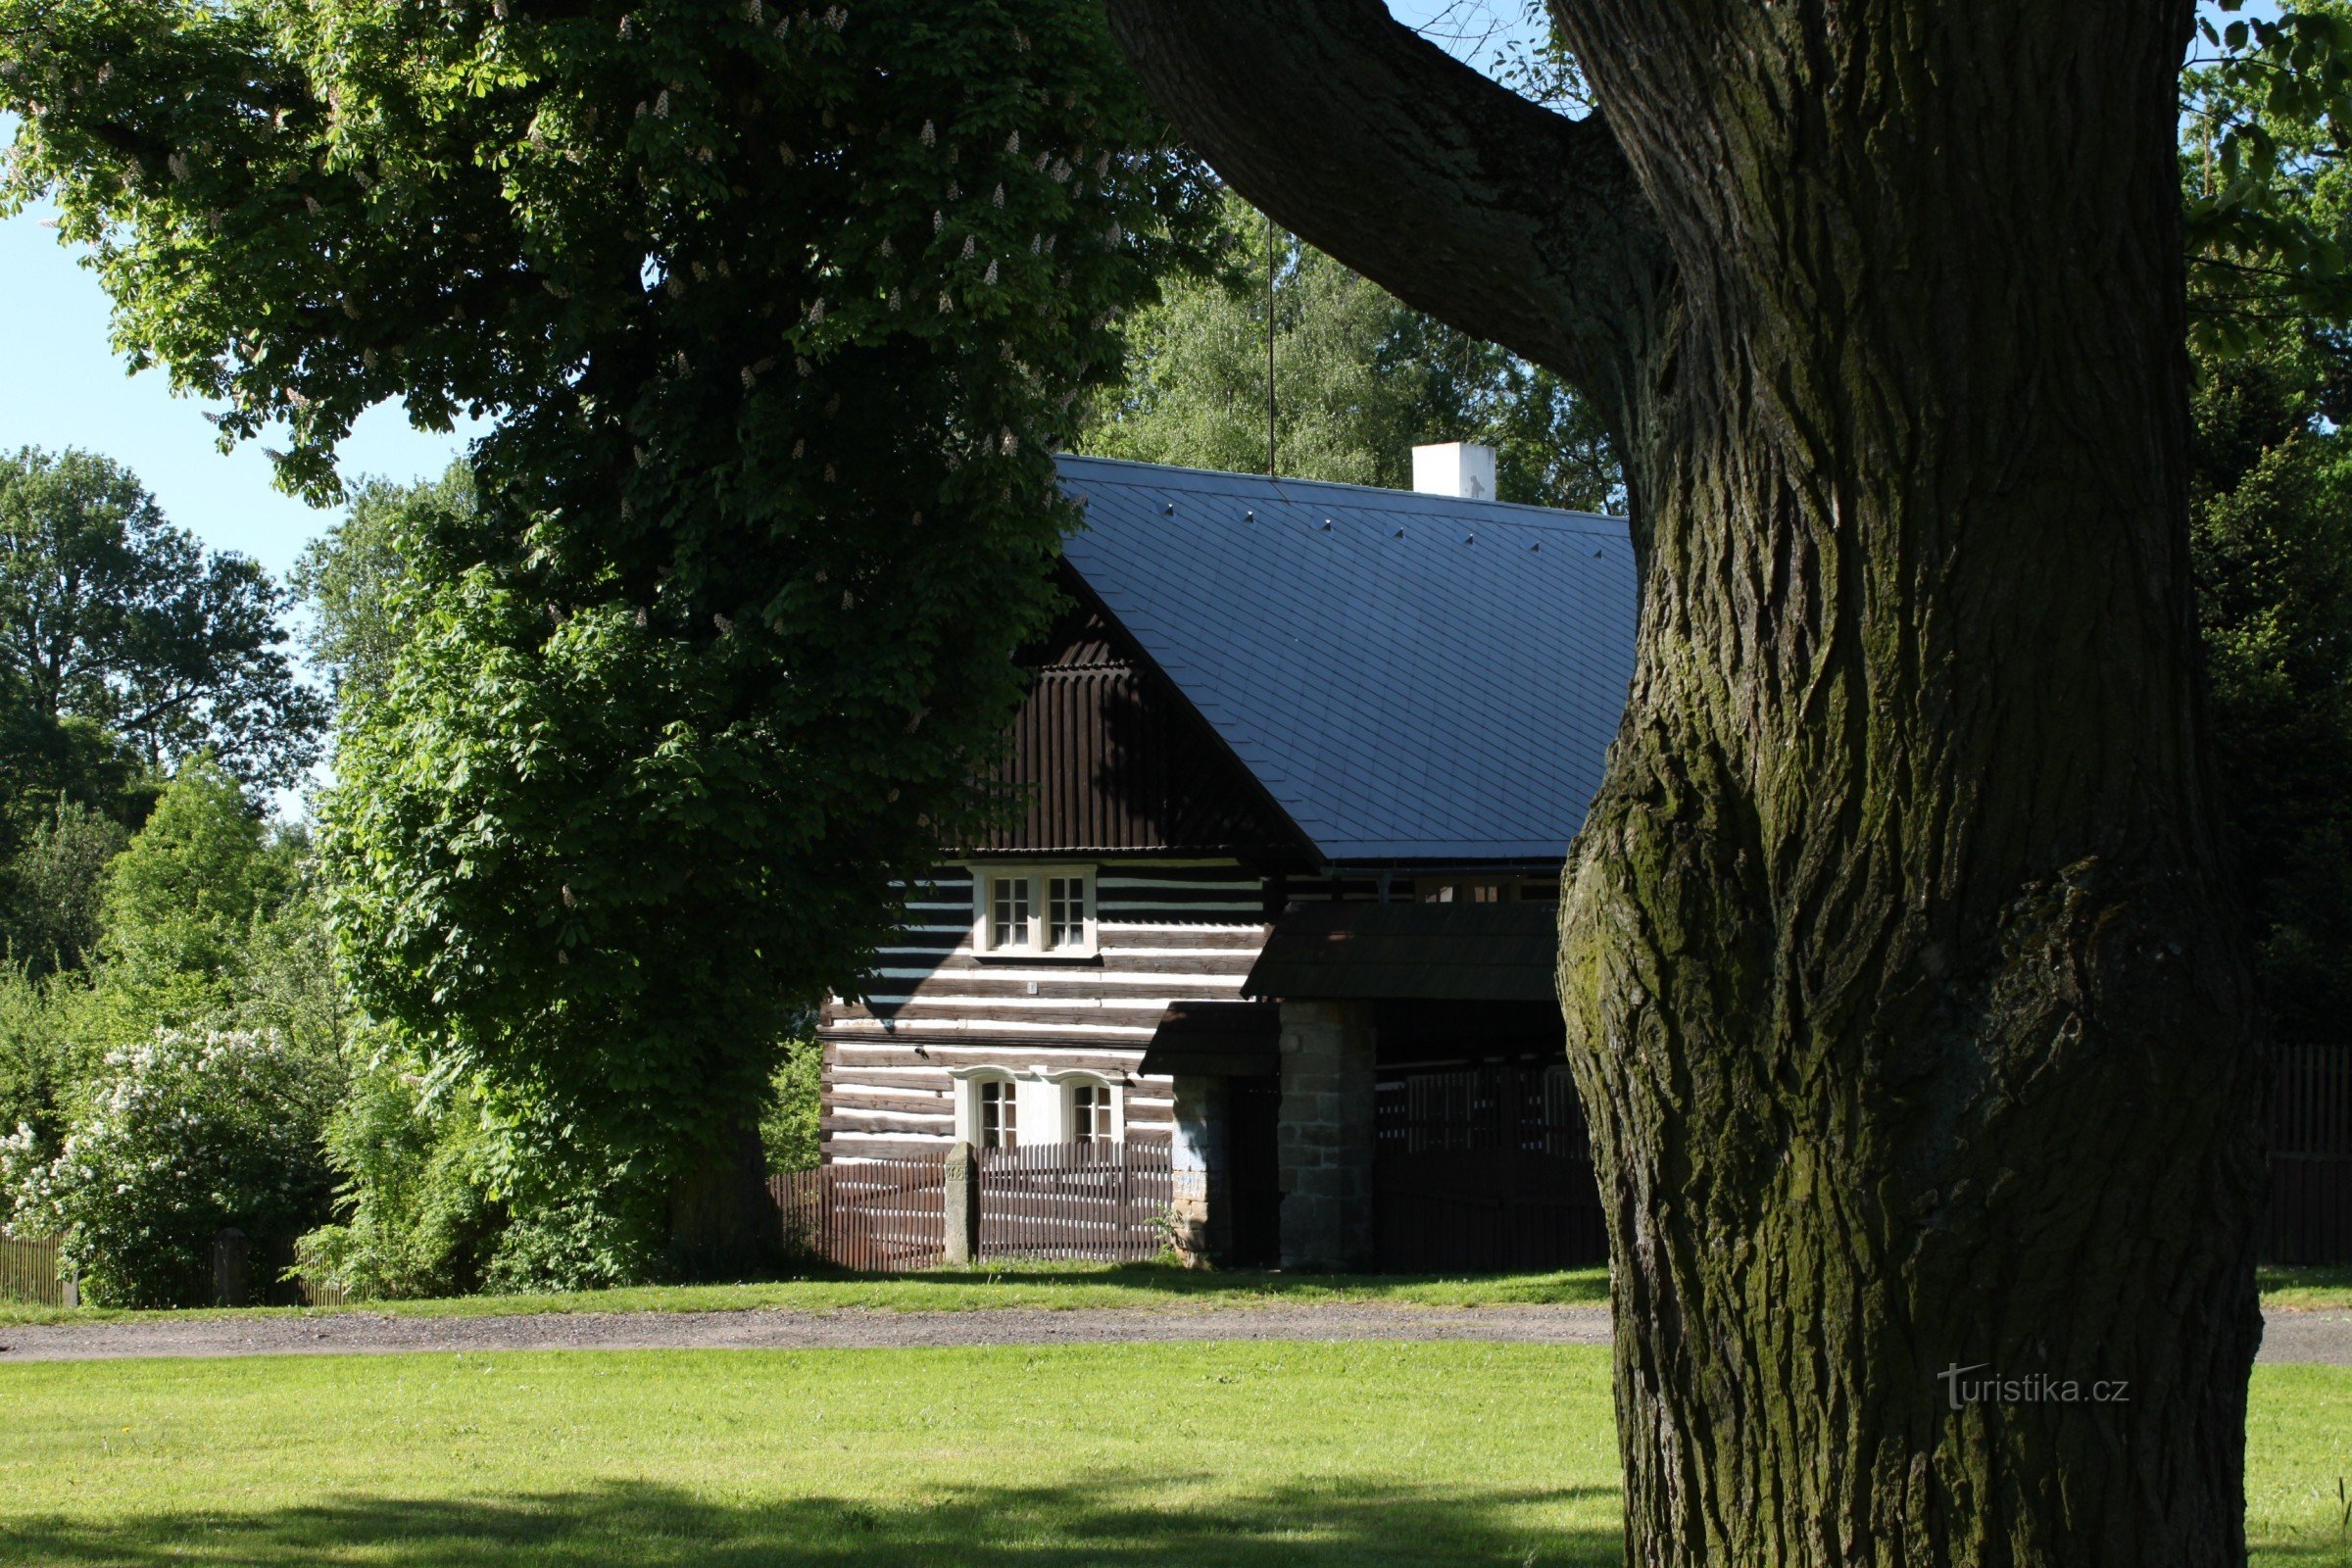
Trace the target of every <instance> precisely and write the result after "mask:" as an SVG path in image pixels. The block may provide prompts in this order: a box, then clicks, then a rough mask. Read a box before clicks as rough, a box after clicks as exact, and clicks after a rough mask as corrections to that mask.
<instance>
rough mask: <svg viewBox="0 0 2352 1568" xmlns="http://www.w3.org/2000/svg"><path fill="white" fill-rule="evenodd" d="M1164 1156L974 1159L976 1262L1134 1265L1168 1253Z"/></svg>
mask: <svg viewBox="0 0 2352 1568" xmlns="http://www.w3.org/2000/svg"><path fill="white" fill-rule="evenodd" d="M1174 1197H1175V1167H1174V1165H1173V1163H1172V1161H1171V1159H1170V1157H1169V1152H1168V1151H1167V1149H1166V1148H1164V1147H1158V1146H1152V1145H1143V1144H1038V1145H1034V1146H1031V1147H1029V1148H1025V1149H983V1150H981V1151H980V1255H981V1256H982V1257H984V1258H990V1257H997V1258H1040V1259H1046V1258H1057V1259H1067V1260H1070V1261H1078V1262H1090V1263H1141V1262H1146V1261H1149V1260H1150V1259H1152V1258H1153V1257H1156V1256H1158V1255H1159V1254H1160V1253H1161V1252H1162V1251H1163V1250H1166V1248H1167V1245H1168V1239H1167V1230H1166V1225H1165V1218H1166V1215H1167V1213H1168V1206H1169V1204H1170V1202H1171V1201H1173V1200H1174Z"/></svg>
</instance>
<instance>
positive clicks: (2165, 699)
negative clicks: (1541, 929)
mask: <svg viewBox="0 0 2352 1568" xmlns="http://www.w3.org/2000/svg"><path fill="white" fill-rule="evenodd" d="M1110 3H1111V14H1112V17H1113V20H1114V24H1115V25H1117V26H1118V28H1119V29H1120V32H1121V36H1122V40H1123V41H1124V42H1125V43H1126V45H1127V47H1128V49H1129V52H1130V54H1131V56H1132V57H1133V58H1134V59H1135V60H1136V62H1137V64H1138V67H1139V69H1140V70H1141V71H1142V72H1143V73H1144V76H1145V79H1146V81H1147V84H1148V85H1149V86H1150V88H1151V89H1152V92H1153V94H1154V96H1155V97H1156V98H1157V99H1158V101H1159V102H1160V104H1161V106H1162V107H1163V108H1164V109H1165V110H1166V111H1167V112H1168V113H1169V114H1170V115H1171V117H1172V118H1173V119H1174V120H1175V121H1176V122H1177V123H1178V124H1179V125H1180V126H1181V127H1182V128H1183V129H1184V130H1185V131H1186V133H1187V134H1188V135H1190V136H1191V137H1192V138H1193V139H1194V141H1195V143H1196V144H1197V145H1198V146H1200V147H1201V149H1202V150H1203V151H1204V152H1205V154H1206V155H1207V157H1208V158H1209V159H1210V160H1211V162H1213V163H1214V164H1215V165H1216V166H1217V168H1218V169H1219V170H1220V171H1221V172H1223V173H1224V174H1225V175H1226V176H1227V177H1228V178H1229V179H1231V180H1232V181H1233V183H1234V184H1235V185H1236V186H1237V187H1239V188H1240V189H1241V190H1242V191H1243V193H1244V194H1246V195H1248V196H1249V197H1250V199H1251V200H1252V201H1255V202H1257V203H1258V204H1259V205H1260V206H1262V207H1264V208H1266V209H1267V210H1268V211H1270V212H1271V213H1272V214H1273V215H1274V217H1275V218H1276V219H1278V220H1279V221H1282V222H1284V223H1285V224H1287V225H1289V226H1290V227H1292V228H1293V229H1295V230H1296V231H1298V232H1299V233H1300V234H1301V235H1303V236H1304V237H1306V238H1307V239H1308V240H1310V241H1311V242H1313V243H1314V244H1316V245H1318V246H1320V247H1322V248H1324V249H1326V250H1328V251H1330V252H1332V253H1333V254H1335V255H1337V256H1339V257H1340V258H1341V259H1342V260H1344V261H1347V262H1349V263H1350V264H1351V265H1354V266H1356V267H1357V268H1359V269H1360V270H1364V271H1365V272H1366V273H1368V274H1369V275H1371V276H1372V277H1374V278H1375V279H1377V280H1379V281H1381V282H1383V283H1385V284H1386V285H1388V286H1389V287H1390V288H1391V289H1393V290H1395V291H1396V292H1397V293H1398V294H1399V295H1401V296H1402V297H1403V298H1404V299H1406V300H1407V301H1408V302H1410V303H1412V304H1414V305H1416V306H1418V307H1420V308H1422V309H1425V310H1428V311H1431V312H1433V313H1435V314H1437V315H1440V316H1442V317H1444V318H1446V319H1448V320H1450V321H1452V322H1454V323H1455V324H1457V325H1459V326H1461V327H1463V328H1465V329H1467V330H1470V331H1474V332H1479V333H1482V334H1484V335H1487V336H1489V337H1493V338H1495V339H1497V340H1499V341H1501V342H1503V343H1505V344H1506V345H1508V346H1510V347H1512V348H1515V349H1517V350H1519V351H1520V352H1522V353H1524V354H1527V355H1528V356H1529V357H1531V358H1534V359H1536V360H1539V361H1541V362H1543V363H1545V364H1547V365H1550V366H1551V367H1553V368H1556V369H1558V370H1560V371H1561V372H1563V373H1564V374H1566V375H1567V376H1569V377H1570V378H1571V379H1572V380H1573V381H1575V382H1576V383H1577V384H1578V385H1580V386H1581V387H1582V388H1583V389H1585V390H1586V391H1587V392H1588V394H1589V395H1591V396H1593V397H1594V398H1595V399H1596V400H1598V401H1599V402H1600V404H1601V405H1602V406H1603V407H1604V408H1605V409H1606V410H1607V412H1608V413H1609V416H1610V417H1611V420H1612V423H1613V425H1614V428H1615V431H1616V434H1617V437H1618V440H1619V444H1620V450H1621V455H1622V457H1623V459H1624V462H1625V466H1626V471H1627V475H1628V479H1629V484H1630V486H1631V488H1632V491H1633V494H1634V500H1635V538H1636V544H1637V548H1638V551H1639V554H1640V557H1641V561H1642V631H1641V647H1640V659H1639V664H1638V673H1637V675H1636V678H1635V682H1634V689H1633V693H1632V703H1631V706H1630V708H1629V710H1628V712H1627V715H1626V719H1625V723H1624V727H1623V729H1622V731H1621V732H1620V734H1619V737H1618V740H1617V743H1616V747H1615V750H1614V752H1613V754H1612V759H1611V763H1610V769H1609V774H1608V779H1607V782H1606V784H1605V785H1604V786H1603V788H1602V790H1601V793H1600V796H1599V798H1598V800H1597V801H1596V802H1595V803H1594V805H1593V809H1592V812H1591V814H1590V817H1589V819H1588V820H1587V822H1586V824H1585V826H1584V829H1583V831H1582V833H1581V834H1580V836H1579V837H1578V839H1577V842H1576V845H1575V847H1574V849H1573V851H1572V854H1571V858H1570V861H1569V865H1568V868H1567V873H1566V876H1567V881H1566V889H1565V891H1566V897H1565V899H1564V901H1563V907H1562V955H1561V970H1560V984H1561V994H1562V999H1563V1004H1564V1005H1565V1008H1566V1012H1567V1017H1568V1023H1569V1038H1570V1042H1571V1045H1570V1051H1571V1054H1572V1057H1573V1064H1574V1067H1575V1070H1576V1073H1577V1077H1578V1082H1579V1084H1580V1087H1581V1088H1582V1091H1583V1094H1584V1097H1585V1101H1586V1104H1587V1108H1588V1110H1589V1112H1590V1114H1591V1117H1592V1120H1593V1128H1594V1143H1595V1151H1596V1154H1597V1156H1598V1159H1599V1162H1600V1165H1601V1168H1602V1173H1603V1180H1604V1183H1605V1190H1606V1191H1607V1192H1609V1193H1610V1194H1611V1195H1613V1204H1614V1206H1613V1211H1612V1215H1611V1232H1612V1244H1613V1250H1614V1258H1615V1270H1614V1274H1615V1293H1616V1307H1617V1319H1618V1339H1617V1346H1618V1348H1617V1352H1616V1353H1617V1401H1618V1419H1619V1431H1620V1442H1621V1444H1622V1446H1623V1449H1624V1459H1625V1468H1626V1477H1627V1493H1626V1518H1627V1529H1628V1543H1627V1544H1628V1553H1629V1560H1631V1561H1633V1562H1635V1563H1639V1564H1683V1563H1688V1564H1701V1563H1704V1564H1708V1565H1711V1568H1721V1565H1726V1564H1735V1563H1737V1564H1747V1563H1803V1564H1849V1563H1854V1564H1859V1563H1898V1562H1899V1563H1904V1564H1943V1563H1969V1564H1995V1563H2000V1564H2007V1563H2016V1564H2049V1565H2053V1568H2055V1565H2061V1564H2063V1565H2066V1568H2082V1565H2087V1564H2103V1563H2113V1564H2119V1565H2120V1564H2133V1565H2137V1564H2145V1563H2155V1562H2163V1563H2173V1564H2217V1565H2218V1564H2224V1563H2239V1562H2242V1561H2243V1558H2244V1551H2243V1530H2242V1522H2241V1516H2242V1511H2243V1506H2242V1504H2243V1495H2242V1494H2243V1488H2242V1449H2243V1430H2242V1429H2243V1420H2244V1402H2245V1388H2246V1377H2247V1370H2248V1367H2249V1364H2250V1362H2251V1359H2252V1355H2253V1351H2254V1348H2255V1346H2256V1344H2257V1342H2258V1340H2259V1337H2260V1332H2261V1327H2260V1318H2259V1314H2258V1311H2257V1307H2256V1300H2255V1295H2254V1286H2253V1269H2252V1220H2253V1217H2254V1214H2255V1211H2256V1208H2257V1205H2258V1203H2259V1201H2260V1194H2261V1177H2262V1163H2261V1147H2260V1131H2259V1106H2260V1104H2261V1102H2262V1093H2263V1089H2264V1085H2265V1082H2266V1071H2265V1062H2264V1058H2263V1055H2262V1053H2261V1052H2260V1051H2259V1050H2258V1049H2257V1047H2256V1044H2255V1038H2254V1033H2253V1030H2252V1028H2251V1023H2250V1019H2251V1011H2252V1007H2251V1000H2250V982H2249V978H2248V969H2247V962H2246V956H2245V954H2244V953H2243V952H2242V950H2241V943H2240V939H2239V937H2238V935H2237V933H2238V930H2239V923H2238V921H2237V920H2236V919H2235V918H2234V916H2233V913H2232V911H2231V910H2230V908H2229V893H2228V884H2227V881H2226V879H2225V877H2224V876H2223V875H2222V874H2221V869H2220V866H2219V852H2218V847H2217V842H2216V832H2215V824H2214V820H2213V814H2214V813H2213V803H2212V800H2211V796H2210V786H2209V782H2208V774H2207V769H2206V764H2205V761H2204V760H2203V757H2202V755H2201V744H2200V723H2199V719H2198V715H2197V703H2196V698H2195V692H2194V684H2195V668H2194V661H2195V654H2194V640H2193V630H2192V623H2191V616H2190V606H2189V590H2188V582H2187V573H2186V553H2187V529H2186V509H2185V499H2184V484H2183V453H2184V447H2185V441H2186V435H2187V414H2186V408H2187V404H2186V376H2187V361H2186V356H2185V353H2184V350H2183V346H2182V283H2181V276H2182V259H2181V250H2180V211H2179V209H2180V200H2179V175H2178V170H2177V165H2176V163H2175V158H2174V151H2173V137H2174V117H2175V103H2176V80H2177V75H2178V72H2179V69H2180V56H2181V50H2182V47H2183V45H2184V43H2185V41H2186V39H2187V36H2188V25H2189V20H2190V9H2189V6H2188V5H2187V4H2186V3H2177V0H2161V3H2157V0H2135V3H2127V0H2085V3H2081V4H2072V5H2063V6H2061V5H2051V4H2049V3H2047V0H1983V3H1973V4H1972V3H1966V0H1940V3H1939V0H1782V3H1779V4H1765V3H1754V4H1740V3H1734V0H1555V14H1556V16H1557V19H1558V21H1559V23H1560V25H1561V26H1562V28H1563V31H1564V33H1565V36H1566V38H1567V40H1568V42H1569V43H1570V45H1571V47H1572V48H1573V49H1574V51H1575V52H1576V54H1577V57H1578V59H1579V60H1580V62H1581V63H1582V64H1583V66H1584V68H1585V70H1586V72H1587V74H1588V76H1589V78H1590V80H1591V82H1592V85H1593V91H1594V94H1595V97H1596V99H1597V100H1598V102H1599V105H1600V113H1598V114H1596V115H1594V116H1593V118H1591V119H1589V120H1587V121H1583V122H1574V123H1572V122H1568V121H1565V120H1561V119H1558V118H1556V117H1553V116H1550V115H1547V114H1545V113H1544V112H1542V111H1540V110H1537V109H1534V108H1532V107H1531V106H1528V105H1525V104H1522V103H1520V102H1519V101H1517V100H1516V99H1513V98H1511V97H1509V95H1507V94H1505V93H1503V92H1501V91H1500V90H1499V89H1497V88H1495V87H1493V86H1491V85H1490V84H1488V83H1486V82H1485V81H1483V80H1482V79H1481V78H1479V77H1477V76H1476V75H1475V74H1474V73H1470V72H1468V71H1466V70H1463V69H1462V68H1460V67H1458V66H1455V65H1454V64H1453V63H1451V62H1450V61H1448V60H1446V58H1445V57H1443V55H1441V54H1440V53H1439V52H1438V51H1436V50H1434V49H1432V48H1430V47H1429V46H1427V45H1426V44H1424V43H1422V42H1421V41H1420V40H1418V39H1416V38H1414V37H1413V36H1412V35H1411V34H1409V33H1407V32H1405V31H1404V30H1403V29H1401V28H1399V27H1397V25H1395V24H1394V23H1393V22H1392V21H1391V20H1390V19H1389V17H1388V15H1387V12H1386V9H1385V7H1384V6H1383V5H1381V4H1380V3H1379V0H1110ZM1951 1368H1974V1369H1975V1370H1972V1371H1970V1372H1968V1373H1967V1374H1966V1375H1965V1376H1963V1377H1960V1378H1949V1377H1944V1376H1940V1375H1939V1374H1943V1373H1945V1372H1946V1371H1947V1369H1951ZM1996 1374H1997V1375H1998V1376H2000V1377H2002V1378H2005V1379H2008V1380H2013V1382H2015V1383H2017V1384H2020V1385H2023V1386H2021V1387H2012V1388H2009V1389H2006V1390H1996V1391H1993V1394H1994V1397H1990V1398H1982V1399H1977V1400H1974V1401H1969V1400H1966V1399H1963V1400H1962V1407H1961V1408H1958V1409H1954V1408H1953V1407H1952V1405H1953V1402H1954V1398H1953V1397H1954V1396H1955V1395H1956V1394H1957V1395H1963V1396H1965V1395H1966V1394H1967V1393H1969V1392H1970V1390H1969V1388H1968V1387H1967V1386H1968V1385H1971V1384H1974V1383H1977V1382H1979V1381H1980V1380H1983V1379H1985V1378H1988V1377H1992V1376H1994V1375H1996ZM2069 1384H2072V1385H2074V1386H2075V1387H2074V1392H2075V1394H2076V1395H2077V1397H2076V1399H2074V1400H2073V1401H2068V1400H2067V1399H2066V1398H2065V1395H2066V1393H2067V1386H2068V1385H2069ZM2119 1384H2120V1385H2122V1386H2123V1388H2124V1391H2125V1395H2126V1397H2125V1398H2123V1399H2120V1400H2119V1399H2113V1398H2110V1399H2106V1400H2100V1399H2098V1398H2097V1396H2098V1395H2100V1394H2102V1393H2107V1394H2112V1393H2113V1392H2114V1390H2113V1388H2112V1386H2113V1385H2119ZM2103 1385H2104V1386H2109V1387H2102V1386H2103Z"/></svg>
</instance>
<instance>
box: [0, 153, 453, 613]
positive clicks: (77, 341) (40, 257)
mask: <svg viewBox="0 0 2352 1568" xmlns="http://www.w3.org/2000/svg"><path fill="white" fill-rule="evenodd" d="M15 132H16V123H15V121H14V120H13V119H7V118H0V142H6V141H7V140H8V139H10V138H11V137H13V136H14V135H15ZM53 216H54V215H53V214H52V213H50V212H49V211H47V210H46V209H34V210H32V211H28V212H25V213H20V214H19V215H18V216H16V217H14V218H11V219H7V220H4V221H0V298H5V299H6V300H7V301H8V326H7V330H6V336H5V339H4V340H0V341H4V346H0V449H5V450H7V451H10V452H14V451H15V450H16V449H18V448H19V447H25V446H36V447H47V448H49V449H50V450H52V451H55V450H57V449H58V448H61V447H69V446H72V447H83V448H86V449H88V450H90V451H93V452H100V453H104V454H105V455H106V456H108V457H110V458H113V459H115V460H116V461H117V462H118V463H123V464H125V465H127V466H129V467H130V469H131V470H132V471H133V472H134V473H136V474H137V475H138V476H139V478H140V479H141V480H142V481H143V482H144V483H145V484H146V486H147V488H148V489H149V490H151V491H153V492H154V493H155V497H156V499H157V501H159V502H161V503H162V505H163V508H164V512H165V514H166V515H169V516H170V517H171V518H172V521H174V522H177V523H179V524H180V525H182V526H183V527H186V528H188V529H190V530H192V531H193V532H195V534H196V535H197V536H198V537H199V538H201V539H203V540H204V541H205V542H206V543H207V544H209V545H211V546H213V547H214V548H215V549H220V550H236V551H241V552H243V553H244V554H246V555H249V556H252V557H254V558H255V559H256V560H258V561H260V562H261V563H262V564H264V565H266V566H268V567H269V568H270V570H271V571H273V572H277V573H281V574H282V573H283V572H284V571H285V569H286V568H287V567H288V566H289V565H291V564H293V562H294V558H295V557H296V556H297V555H299V554H301V552H302V547H303V545H304V544H306V543H307V542H308V541H309V540H310V539H312V538H313V537H314V536H316V535H317V534H318V533H319V531H320V530H321V529H323V528H324V527H326V526H327V525H328V523H330V522H331V521H332V520H333V519H334V514H333V513H331V512H321V511H319V510H316V509H314V508H312V507H309V506H306V505H304V504H303V503H302V502H300V501H296V500H294V499H293V498H292V497H290V496H285V495H281V494H279V493H278V492H277V491H276V490H275V489H274V488H272V487H271V485H270V460H269V459H267V458H265V457H264V456H263V455H262V452H261V449H260V448H259V447H258V446H253V445H247V446H245V447H241V448H239V449H238V450H237V451H236V452H234V453H232V454H231V455H229V456H227V457H222V456H221V453H220V452H219V451H218V450H217V448H216V447H215V445H214V432H213V427H212V426H211V425H210V424H208V423H207V422H206V421H205V417H204V413H205V409H206V405H205V404H202V403H199V402H196V401H193V400H191V399H187V398H177V397H173V396H172V390H171V385H170V383H169V382H168V381H167V380H166V379H165V377H164V373H163V372H162V371H161V370H149V371H146V372H144V373H142V374H139V375H135V376H134V375H131V374H129V373H128V372H127V371H126V370H125V369H124V368H123V360H122V358H121V357H120V356H119V355H117V354H116V353H115V352H114V350H113V349H112V348H111V347H110V346H109V345H108V342H107V314H108V313H107V302H106V295H105V294H104V292H102V291H101V290H100V289H99V287H98V283H97V280H96V279H95V278H94V277H92V276H91V275H90V274H89V273H88V272H86V271H84V270H82V269H81V267H80V266H79V265H78V263H77V261H76V255H75V253H74V252H73V251H71V250H68V249H66V248H64V247H62V246H60V245H59V244H58V243H57V235H56V234H55V233H54V232H53V231H51V230H49V229H47V228H44V227H42V226H41V223H42V221H43V220H44V219H48V218H51V217H53ZM462 445H463V442H462V440H461V439H460V438H459V437H457V436H455V435H433V434H428V433H424V432H419V431H416V430H412V429H410V428H409V423H408V420H407V418H406V417H405V415H404V414H403V412H402V411H401V410H400V409H398V408H393V407H385V408H379V409H375V410H373V411H371V412H370V413H369V414H368V417H366V418H365V419H363V420H362V421H361V424H360V427H359V428H358V429H357V430H356V431H354V432H353V436H352V439H351V441H350V442H349V443H348V444H347V445H346V446H345V448H344V454H343V467H344V472H345V473H346V474H353V475H356V474H361V473H379V474H383V475H386V476H388V477H391V478H396V479H412V478H421V477H426V476H429V475H432V474H437V473H439V472H440V471H441V470H442V469H443V468H445V467H447V466H449V460H450V459H451V457H453V456H454V455H455V454H456V453H457V452H458V451H459V449H460V447H461V446H462Z"/></svg>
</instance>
